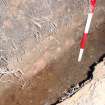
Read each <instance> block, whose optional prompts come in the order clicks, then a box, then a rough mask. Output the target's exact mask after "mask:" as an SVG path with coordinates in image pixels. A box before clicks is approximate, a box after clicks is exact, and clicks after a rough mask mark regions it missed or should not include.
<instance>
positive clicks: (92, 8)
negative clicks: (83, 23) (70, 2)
mask: <svg viewBox="0 0 105 105" xmlns="http://www.w3.org/2000/svg"><path fill="white" fill-rule="evenodd" d="M95 7H96V0H90V8H91V12H92V13H93V12H94V10H95Z"/></svg>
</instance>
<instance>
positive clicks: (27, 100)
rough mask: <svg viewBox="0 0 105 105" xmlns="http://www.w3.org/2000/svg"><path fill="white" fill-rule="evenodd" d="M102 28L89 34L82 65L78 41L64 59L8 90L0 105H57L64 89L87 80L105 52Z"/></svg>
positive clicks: (64, 54) (104, 34)
mask: <svg viewBox="0 0 105 105" xmlns="http://www.w3.org/2000/svg"><path fill="white" fill-rule="evenodd" d="M100 27H103V28H102V29H101V28H99V29H97V30H96V31H94V32H91V33H90V34H89V37H88V43H87V48H86V50H85V54H84V57H83V60H82V62H81V63H78V62H77V57H78V52H79V48H78V47H79V46H78V42H77V43H76V44H75V45H74V46H73V48H72V49H70V50H68V51H67V52H64V53H63V56H62V57H59V59H57V60H54V61H52V62H50V64H49V65H48V66H47V67H45V68H44V70H43V71H42V72H41V73H39V74H37V75H36V76H34V77H33V78H31V79H30V80H28V81H27V83H28V84H27V85H26V86H25V87H22V88H21V87H19V86H13V87H11V88H8V89H7V90H6V91H5V92H4V94H3V95H2V96H1V97H0V100H1V101H0V105H50V104H51V103H54V102H55V101H56V99H57V98H58V97H59V96H61V94H62V93H63V92H64V90H65V89H67V88H69V87H70V84H75V83H77V82H78V80H82V79H84V78H85V76H86V75H85V74H86V72H87V71H88V70H89V66H90V65H91V64H92V63H94V61H97V60H98V58H99V57H100V56H101V55H103V54H104V53H105V30H104V28H105V25H103V26H102V25H101V26H100ZM71 74H73V75H71ZM74 74H75V75H74ZM72 76H73V77H75V78H73V77H72ZM72 78H73V79H72Z"/></svg>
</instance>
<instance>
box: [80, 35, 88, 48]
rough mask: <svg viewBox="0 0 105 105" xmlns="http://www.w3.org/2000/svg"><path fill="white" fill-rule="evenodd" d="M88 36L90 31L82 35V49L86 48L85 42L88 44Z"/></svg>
mask: <svg viewBox="0 0 105 105" xmlns="http://www.w3.org/2000/svg"><path fill="white" fill-rule="evenodd" d="M87 37H88V33H84V34H83V37H82V40H81V48H82V49H84V48H85V44H86V40H87Z"/></svg>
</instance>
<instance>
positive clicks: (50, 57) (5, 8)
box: [0, 0, 105, 105]
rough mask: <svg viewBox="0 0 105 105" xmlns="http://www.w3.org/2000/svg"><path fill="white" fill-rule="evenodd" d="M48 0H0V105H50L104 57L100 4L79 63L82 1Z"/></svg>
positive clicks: (82, 15)
mask: <svg viewBox="0 0 105 105" xmlns="http://www.w3.org/2000/svg"><path fill="white" fill-rule="evenodd" d="M45 1H46V2H43V1H42V0H31V1H28V0H10V1H8V0H7V1H6V0H1V1H0V105H51V104H53V103H55V102H56V100H57V98H58V97H60V96H61V95H62V94H63V92H64V91H65V89H68V88H69V87H70V86H71V85H72V84H76V83H78V82H80V81H82V80H83V79H84V78H86V74H87V72H88V70H89V69H90V68H89V66H90V65H91V64H93V63H94V61H97V60H98V58H99V57H100V56H102V55H103V54H104V53H105V35H104V34H105V30H104V28H105V24H104V23H103V20H104V16H105V15H103V14H104V13H105V12H104V8H103V6H101V4H99V8H98V9H97V12H96V15H97V16H95V17H97V18H96V19H95V20H96V21H95V22H93V23H94V24H95V25H93V26H92V28H93V27H94V28H95V29H92V31H90V34H89V37H88V42H87V46H86V49H85V53H84V56H83V60H82V62H81V63H78V62H77V59H78V54H79V43H80V39H81V36H82V34H81V33H82V32H83V27H84V25H83V24H84V23H85V22H84V21H85V20H86V18H85V19H84V15H86V11H87V9H86V11H85V14H84V13H83V11H84V5H83V4H84V0H83V2H82V1H81V0H77V2H74V1H73V0H71V1H69V0H67V2H66V3H65V0H48V1H49V2H47V0H45ZM101 1H102V0H101ZM71 2H72V3H71ZM78 3H80V6H78ZM40 4H42V6H40ZM103 4H104V2H103ZM34 5H36V6H34ZM87 5H88V3H86V6H87ZM58 7H59V8H58ZM34 10H35V11H34ZM70 10H73V11H70ZM77 10H78V11H77ZM102 10H103V11H102ZM100 11H101V12H100ZM99 13H100V14H99ZM98 18H100V19H99V20H97V19H98ZM101 20H102V21H101ZM97 22H98V23H97ZM96 23H97V24H96ZM101 23H102V24H101ZM99 24H100V25H99ZM97 25H98V26H97ZM20 26H21V27H20Z"/></svg>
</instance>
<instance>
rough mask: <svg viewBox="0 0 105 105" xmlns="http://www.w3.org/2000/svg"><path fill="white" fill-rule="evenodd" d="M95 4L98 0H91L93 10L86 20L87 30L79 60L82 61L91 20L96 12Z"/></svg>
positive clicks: (82, 41)
mask: <svg viewBox="0 0 105 105" xmlns="http://www.w3.org/2000/svg"><path fill="white" fill-rule="evenodd" d="M95 6H96V0H90V9H91V12H90V13H88V18H87V22H86V26H85V31H84V34H83V37H82V40H81V45H80V52H79V57H78V62H81V60H82V55H83V52H84V48H85V44H86V41H87V37H88V32H89V28H90V24H91V20H92V17H93V14H94V9H95Z"/></svg>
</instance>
